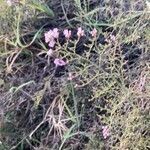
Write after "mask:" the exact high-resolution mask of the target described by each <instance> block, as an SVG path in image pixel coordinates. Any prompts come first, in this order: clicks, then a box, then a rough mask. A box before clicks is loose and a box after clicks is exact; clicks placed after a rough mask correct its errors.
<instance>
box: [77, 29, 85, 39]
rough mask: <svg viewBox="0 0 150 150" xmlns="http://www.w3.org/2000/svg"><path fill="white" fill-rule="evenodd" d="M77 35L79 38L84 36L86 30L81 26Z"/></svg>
mask: <svg viewBox="0 0 150 150" xmlns="http://www.w3.org/2000/svg"><path fill="white" fill-rule="evenodd" d="M77 36H78V38H80V37H81V36H84V30H82V28H81V27H79V28H78V31H77Z"/></svg>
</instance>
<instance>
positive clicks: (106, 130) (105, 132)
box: [102, 126, 110, 139]
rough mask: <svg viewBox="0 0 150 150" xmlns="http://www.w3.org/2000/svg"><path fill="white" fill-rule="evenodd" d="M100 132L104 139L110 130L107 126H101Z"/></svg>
mask: <svg viewBox="0 0 150 150" xmlns="http://www.w3.org/2000/svg"><path fill="white" fill-rule="evenodd" d="M102 134H103V137H104V139H106V138H107V137H109V136H110V130H109V128H108V126H103V127H102Z"/></svg>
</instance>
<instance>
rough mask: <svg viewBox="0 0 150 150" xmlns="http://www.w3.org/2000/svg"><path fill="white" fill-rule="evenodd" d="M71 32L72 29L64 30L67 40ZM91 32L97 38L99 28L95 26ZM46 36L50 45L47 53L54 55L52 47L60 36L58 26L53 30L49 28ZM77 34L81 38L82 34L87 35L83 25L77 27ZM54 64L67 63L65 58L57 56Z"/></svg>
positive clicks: (61, 64)
mask: <svg viewBox="0 0 150 150" xmlns="http://www.w3.org/2000/svg"><path fill="white" fill-rule="evenodd" d="M71 34H72V32H71V30H68V29H65V30H64V31H63V35H64V36H65V38H66V39H67V40H69V39H70V37H71ZM90 34H91V36H92V37H94V38H96V35H97V30H96V29H95V28H94V29H93V30H92V31H91V32H90ZM44 36H45V42H46V43H48V45H49V47H50V49H49V51H48V52H47V55H48V56H52V55H53V49H52V48H54V46H55V44H56V40H57V39H58V38H59V30H58V28H54V29H53V30H49V31H48V32H46V33H45V34H44ZM77 36H78V39H79V38H81V37H82V36H85V32H84V30H83V29H82V28H81V27H79V28H78V29H77ZM54 64H55V65H56V66H64V65H66V64H67V63H66V62H65V61H64V60H62V59H61V58H56V59H55V60H54Z"/></svg>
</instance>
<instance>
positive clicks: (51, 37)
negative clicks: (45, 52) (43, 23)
mask: <svg viewBox="0 0 150 150" xmlns="http://www.w3.org/2000/svg"><path fill="white" fill-rule="evenodd" d="M44 36H45V42H46V43H48V45H49V46H50V47H54V46H55V43H56V41H55V39H57V38H59V31H58V29H57V28H54V29H53V30H49V31H48V32H46V33H45V34H44Z"/></svg>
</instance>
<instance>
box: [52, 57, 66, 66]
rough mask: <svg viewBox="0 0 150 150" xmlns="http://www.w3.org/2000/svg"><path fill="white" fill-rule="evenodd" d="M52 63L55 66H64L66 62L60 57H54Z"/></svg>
mask: <svg viewBox="0 0 150 150" xmlns="http://www.w3.org/2000/svg"><path fill="white" fill-rule="evenodd" d="M54 64H55V65H56V66H65V65H66V64H67V63H66V62H65V61H64V60H62V59H61V58H56V59H55V60H54Z"/></svg>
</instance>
